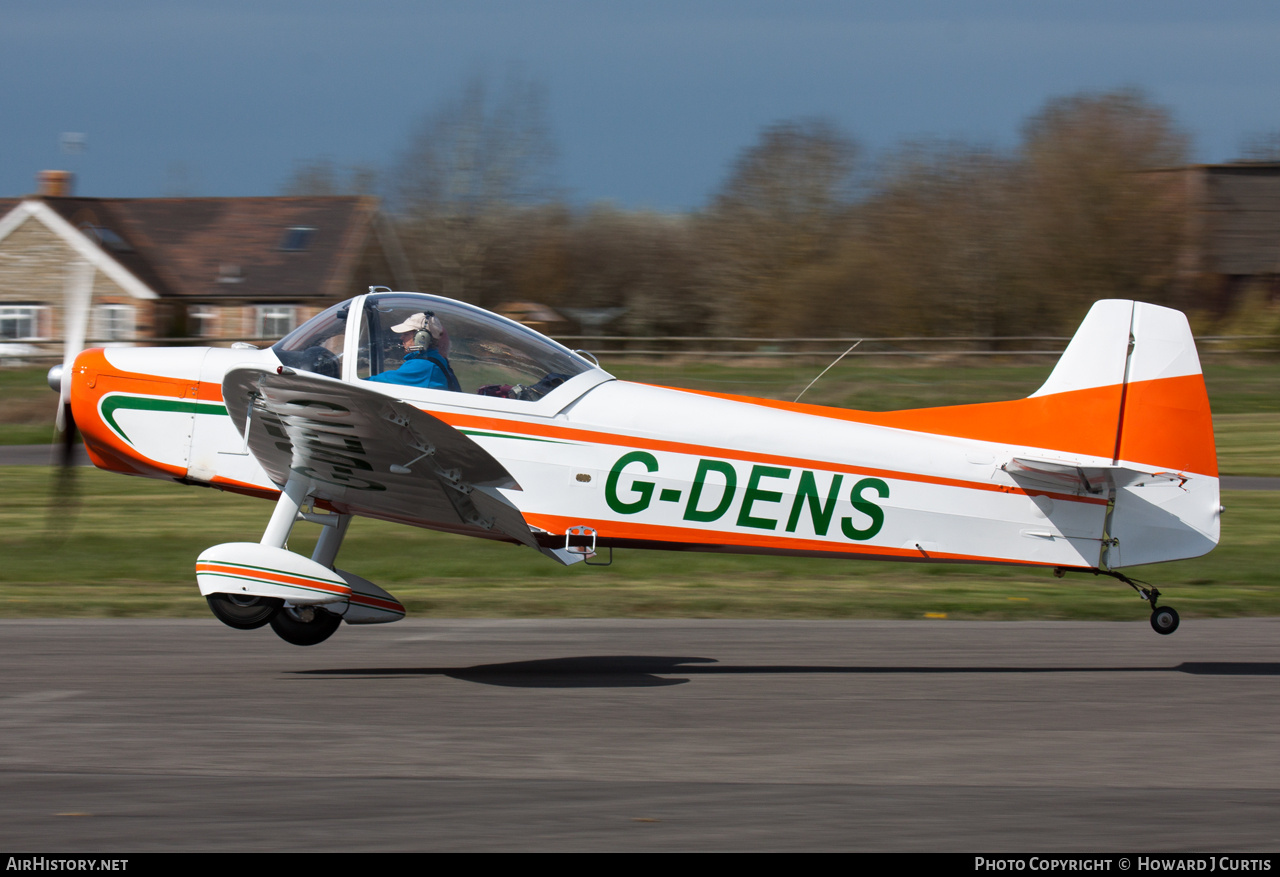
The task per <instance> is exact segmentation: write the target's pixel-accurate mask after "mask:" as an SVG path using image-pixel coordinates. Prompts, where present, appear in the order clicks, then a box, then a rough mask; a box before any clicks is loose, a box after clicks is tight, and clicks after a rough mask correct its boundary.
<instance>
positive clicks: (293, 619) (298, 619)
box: [270, 606, 342, 646]
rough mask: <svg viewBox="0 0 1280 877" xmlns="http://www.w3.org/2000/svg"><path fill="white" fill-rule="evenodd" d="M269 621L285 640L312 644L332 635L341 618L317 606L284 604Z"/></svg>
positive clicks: (277, 633)
mask: <svg viewBox="0 0 1280 877" xmlns="http://www.w3.org/2000/svg"><path fill="white" fill-rule="evenodd" d="M270 623H271V629H272V630H274V631H275V632H276V636H278V637H280V639H282V640H284V641H285V642H287V643H290V644H292V645H295V646H314V645H316V644H317V643H322V642H324V641H325V640H327V639H328V638H329V637H331V636H333V632H334V631H335V630H337V629H338V625H339V624H341V623H342V618H341V616H338V615H334V614H333V613H332V612H328V611H326V610H324V609H321V608H320V607H319V606H285V607H284V608H282V609H281V610H280V611H279V612H277V613H276V614H274V615H272V616H271V619H270Z"/></svg>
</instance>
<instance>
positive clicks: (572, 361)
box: [271, 292, 599, 402]
mask: <svg viewBox="0 0 1280 877" xmlns="http://www.w3.org/2000/svg"><path fill="white" fill-rule="evenodd" d="M419 314H424V315H426V317H428V318H429V317H435V319H436V320H438V321H439V322H438V326H439V327H441V328H442V329H443V331H442V332H439V333H437V337H432V335H431V334H430V333H425V332H421V331H419V332H414V331H402V332H396V331H394V330H395V328H396V327H402V326H405V325H406V324H409V323H413V322H419V323H421V322H423V320H422V318H419V317H417V315H419ZM353 315H355V316H356V318H357V323H356V325H355V326H352V319H351V318H352V316H353ZM415 318H416V319H415ZM433 325H435V324H433ZM271 349H272V351H273V352H274V353H275V354H276V356H277V357H278V358H279V360H280V362H281V363H282V364H283V365H286V366H289V367H290V368H295V369H301V370H304V371H310V372H315V373H317V374H322V375H326V376H328V377H332V378H342V379H345V380H368V379H370V378H374V377H375V376H379V375H384V376H387V377H391V376H390V375H388V373H389V372H394V371H396V370H398V369H400V368H401V366H402V365H404V364H405V362H406V359H407V358H408V359H412V358H413V356H411V355H410V351H411V350H416V351H417V352H418V355H419V356H420V355H422V354H426V353H428V352H429V353H430V355H431V356H432V357H434V358H436V359H437V361H438V359H440V358H443V359H444V360H445V361H446V362H447V363H448V364H449V366H450V367H451V368H452V370H453V372H454V373H455V374H456V376H457V379H458V383H459V384H460V385H461V392H463V393H466V394H479V395H482V396H491V397H497V398H507V399H515V400H520V401H529V402H532V401H537V400H538V399H540V398H542V396H544V395H546V394H547V393H548V392H550V391H551V390H553V389H555V388H556V387H558V386H559V385H560V384H563V383H565V382H567V381H569V380H570V379H572V378H574V377H576V376H577V375H580V374H584V373H586V372H591V371H599V369H598V367H597V366H596V365H595V364H594V363H592V362H591V361H589V360H587V359H585V358H583V357H582V356H579V355H578V354H576V353H574V352H572V351H570V350H569V349H568V348H566V347H563V346H562V345H560V344H557V343H556V342H554V341H552V340H551V339H550V338H547V337H546V336H545V335H541V334H539V333H537V332H535V331H533V330H532V329H530V328H528V327H527V326H522V325H521V324H519V323H516V322H514V321H512V320H508V319H507V318H505V317H500V316H498V315H497V314H493V313H490V312H489V311H486V310H483V309H481V308H478V307H475V306H473V305H469V304H465V303H463V302H458V301H453V300H451V299H447V298H441V297H439V296H434V295H425V294H422V293H407V292H380V293H370V294H369V295H364V296H359V297H357V298H354V299H350V300H348V301H345V302H342V303H340V304H336V305H334V306H333V307H331V308H329V309H327V310H325V311H324V312H322V313H320V314H318V315H317V316H315V317H313V318H312V319H310V320H308V321H307V322H306V323H303V324H302V325H301V326H299V327H298V328H297V329H295V330H294V331H292V332H290V333H289V334H288V335H286V336H285V337H284V338H283V339H281V340H280V341H279V342H278V343H276V344H275V345H274V346H273V347H272V348H271ZM352 354H354V356H353V355H352ZM380 380H383V381H385V380H386V377H384V378H381V379H380ZM389 382H390V383H398V381H394V380H392V381H389Z"/></svg>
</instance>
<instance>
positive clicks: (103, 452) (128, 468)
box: [70, 347, 196, 478]
mask: <svg viewBox="0 0 1280 877" xmlns="http://www.w3.org/2000/svg"><path fill="white" fill-rule="evenodd" d="M90 384H92V386H90ZM195 386H196V382H193V381H181V380H177V379H176V378H166V377H163V376H156V375H135V374H128V373H122V372H121V370H120V369H118V368H116V367H115V366H113V365H112V364H111V363H110V362H109V361H108V360H107V357H106V351H104V350H103V349H102V348H101V347H94V348H90V349H88V350H84V351H81V353H80V355H79V356H77V357H76V360H75V363H74V364H73V365H72V368H71V392H70V399H71V413H72V415H73V416H74V417H75V421H76V428H77V429H79V430H80V434H81V436H83V438H84V444H85V450H87V451H88V452H89V459H90V460H92V461H93V465H95V466H97V467H98V468H99V469H106V470H108V471H111V472H121V473H124V474H126V475H143V476H146V477H150V478H156V477H160V478H165V477H172V478H181V477H183V476H185V475H186V474H187V470H186V469H185V468H181V467H178V466H173V465H170V464H168V463H161V462H158V461H156V460H152V459H150V458H148V457H144V456H142V455H141V454H140V453H138V451H137V450H135V449H134V448H132V447H130V446H129V445H128V444H127V443H126V442H124V441H122V440H121V439H120V437H119V436H117V435H116V434H115V432H114V431H112V429H111V428H110V427H109V426H107V424H106V423H104V422H103V421H102V418H101V417H100V416H99V414H98V402H99V401H100V400H101V399H102V397H103V396H105V395H106V394H107V393H136V394H138V395H141V396H164V397H168V398H173V399H185V398H189V394H190V390H191V389H192V388H193V387H195Z"/></svg>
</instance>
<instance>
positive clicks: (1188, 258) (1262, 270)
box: [1160, 162, 1280, 312]
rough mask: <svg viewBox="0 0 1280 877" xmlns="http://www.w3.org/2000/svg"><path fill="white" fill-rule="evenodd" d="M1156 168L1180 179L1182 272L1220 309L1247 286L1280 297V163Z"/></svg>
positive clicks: (1215, 308)
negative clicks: (1184, 210)
mask: <svg viewBox="0 0 1280 877" xmlns="http://www.w3.org/2000/svg"><path fill="white" fill-rule="evenodd" d="M1160 173H1169V174H1176V175H1178V176H1179V177H1180V178H1181V182H1182V184H1183V185H1181V186H1180V187H1179V188H1180V190H1181V197H1182V198H1185V204H1186V205H1187V206H1188V207H1189V210H1188V216H1189V222H1190V227H1189V229H1188V235H1187V247H1186V251H1185V252H1184V255H1183V260H1182V264H1181V265H1180V266H1179V268H1180V270H1181V272H1182V273H1183V274H1184V276H1186V275H1191V276H1192V277H1193V278H1194V279H1195V281H1196V286H1197V288H1198V289H1199V290H1200V298H1201V301H1202V303H1203V304H1205V305H1207V306H1209V307H1211V308H1213V309H1214V310H1217V311H1219V312H1223V311H1226V310H1227V309H1229V308H1230V307H1231V306H1232V305H1233V304H1235V303H1236V302H1237V301H1238V299H1239V297H1240V294H1241V292H1242V291H1243V290H1244V288H1245V287H1247V286H1257V285H1265V286H1266V287H1268V288H1269V290H1270V295H1271V297H1272V299H1280V163H1276V162H1236V163H1232V164H1201V165H1192V166H1190V167H1185V168H1176V169H1172V170H1168V171H1161V172H1160Z"/></svg>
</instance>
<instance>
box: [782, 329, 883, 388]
mask: <svg viewBox="0 0 1280 877" xmlns="http://www.w3.org/2000/svg"><path fill="white" fill-rule="evenodd" d="M864 340H865V339H863V338H859V339H858V340H857V341H855V342H853V347H850V348H849V349H848V350H846V351H845V352H844V353H842V354H840V355H839V356H837V357H836V362H839V361H840V360H842V359H844V358H845V357H846V356H848V355H849V354H850V353H853V348H854V347H857V346H858V345H859V344H861V343H862V342H863V341H864ZM836 362H833V363H831V365H829V366H827V367H826V368H824V369H823V370H822V372H821V374H819V375H818V377H816V378H814V379H813V380H811V381H810V382H809V387H812V386H813V385H814V384H816V383H818V381H819V380H820V379H821V378H822V375H825V374H826V373H827V372H829V371H831V370H832V369H833V368H835V367H836ZM809 387H805V388H804V389H803V390H801V391H800V395H798V396H796V397H795V398H794V399H792V400H791V401H792V402H799V401H800V396H803V395H804V394H805V393H807V392H809Z"/></svg>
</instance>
